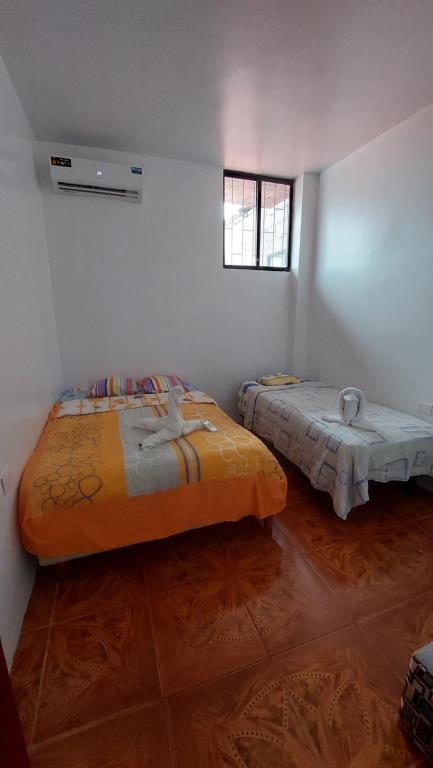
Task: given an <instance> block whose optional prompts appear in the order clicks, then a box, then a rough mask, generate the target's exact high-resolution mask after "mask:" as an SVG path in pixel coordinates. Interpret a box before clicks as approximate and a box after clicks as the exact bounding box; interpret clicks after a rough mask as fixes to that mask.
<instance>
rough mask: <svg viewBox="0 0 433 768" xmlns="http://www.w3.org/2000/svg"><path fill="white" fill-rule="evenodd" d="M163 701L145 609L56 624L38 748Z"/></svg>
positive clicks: (120, 608)
mask: <svg viewBox="0 0 433 768" xmlns="http://www.w3.org/2000/svg"><path fill="white" fill-rule="evenodd" d="M160 695H161V692H160V686H159V678H158V669H157V663H156V657H155V652H154V647H153V637H152V630H151V625H150V621H149V616H148V612H147V609H146V608H145V607H143V606H140V605H138V606H135V607H134V608H131V606H130V605H127V604H126V605H124V606H118V607H116V608H111V609H110V610H107V611H105V612H100V613H97V614H94V615H91V616H86V617H84V618H81V619H74V620H71V621H68V622H62V623H59V624H54V625H53V627H52V629H51V636H50V642H49V646H48V657H47V664H46V669H45V675H44V680H43V685H42V692H41V703H40V707H39V715H38V718H37V723H36V731H35V742H38V741H42V740H44V739H47V738H50V737H52V736H55V735H57V734H59V733H63V732H65V731H69V730H71V729H72V728H76V727H77V726H81V725H84V724H87V723H89V722H92V721H94V720H99V719H100V718H102V717H106V716H108V715H112V714H114V713H116V712H119V711H121V710H123V709H126V708H128V707H131V706H135V705H138V704H145V703H150V702H153V701H156V700H159V698H160Z"/></svg>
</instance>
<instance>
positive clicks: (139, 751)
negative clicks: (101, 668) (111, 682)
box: [31, 704, 172, 768]
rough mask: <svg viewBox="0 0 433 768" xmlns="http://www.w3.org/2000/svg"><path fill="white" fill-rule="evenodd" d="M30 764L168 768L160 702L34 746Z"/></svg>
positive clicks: (44, 767)
mask: <svg viewBox="0 0 433 768" xmlns="http://www.w3.org/2000/svg"><path fill="white" fill-rule="evenodd" d="M31 764H32V768H171V765H172V763H171V757H170V749H169V743H168V734H167V729H166V719H165V712H164V705H163V704H154V705H151V706H148V707H144V708H143V709H140V710H139V711H137V712H133V713H130V714H125V715H119V716H117V717H114V718H110V719H108V720H105V721H104V722H103V723H100V724H98V725H95V726H94V727H92V728H89V729H86V730H82V731H80V732H78V733H74V734H70V735H68V736H65V737H64V738H62V739H60V740H57V741H53V742H51V743H48V744H46V745H44V746H41V747H38V748H36V750H33V751H32V753H31Z"/></svg>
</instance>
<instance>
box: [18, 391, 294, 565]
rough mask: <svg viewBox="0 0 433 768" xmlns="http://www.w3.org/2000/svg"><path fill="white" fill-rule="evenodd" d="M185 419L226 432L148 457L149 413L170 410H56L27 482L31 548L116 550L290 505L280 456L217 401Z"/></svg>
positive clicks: (25, 516) (23, 508) (192, 408)
mask: <svg viewBox="0 0 433 768" xmlns="http://www.w3.org/2000/svg"><path fill="white" fill-rule="evenodd" d="M182 411H183V415H184V418H186V419H208V420H210V421H212V422H213V423H214V424H215V425H216V426H217V427H218V429H219V431H218V432H215V433H211V432H208V431H206V430H200V431H198V432H195V433H193V434H191V435H188V437H186V438H181V439H180V440H177V441H174V442H171V443H166V444H165V445H164V446H159V447H158V448H156V449H154V450H152V451H141V450H140V448H139V447H138V443H139V442H140V440H141V439H142V437H143V434H144V433H143V432H140V431H139V430H137V429H135V428H134V425H135V424H137V422H138V421H139V419H140V416H143V415H146V416H148V415H154V416H155V415H162V414H163V413H164V412H165V406H164V405H159V406H151V405H149V406H147V407H142V408H141V407H139V408H133V409H132V408H129V407H127V406H126V405H125V408H124V409H123V406H122V405H121V404H120V405H119V400H117V401H116V403H115V404H114V403H113V406H112V407H111V405H110V406H109V407H108V408H106V409H105V411H104V412H101V413H94V412H91V413H84V414H83V413H80V414H79V415H72V416H70V415H63V416H62V417H59V408H58V407H55V408H54V409H53V412H52V414H51V417H50V418H49V420H48V422H47V425H46V427H45V429H44V431H43V433H42V436H41V438H40V441H39V443H38V445H37V447H36V449H35V451H34V453H33V455H32V456H31V458H30V460H29V462H28V464H27V466H26V469H25V471H24V474H23V478H22V481H21V486H20V493H19V520H20V527H21V534H22V540H23V543H24V546H25V547H26V549H27V550H28V551H29V552H32V553H33V554H35V555H38V556H40V557H67V556H73V555H79V554H87V553H90V552H97V551H103V550H108V549H114V548H116V547H122V546H126V545H128V544H133V543H137V542H141V541H148V540H151V539H158V538H163V537H166V536H170V535H172V534H175V533H179V532H181V531H184V530H187V529H189V528H195V527H198V526H203V525H208V524H210V523H216V522H222V521H225V520H239V519H240V518H241V517H244V516H245V515H256V516H257V517H260V518H264V517H266V516H268V515H272V514H275V513H277V512H279V511H280V510H281V509H282V508H283V507H284V504H285V497H286V479H285V475H284V473H283V471H282V469H281V467H280V466H279V464H278V462H277V461H276V459H275V457H274V456H273V455H272V453H271V452H270V451H269V450H268V449H267V448H266V446H265V445H264V444H263V443H262V442H261V441H260V440H258V438H256V437H255V436H254V435H252V434H251V432H248V431H247V430H245V429H243V428H242V427H240V426H239V425H237V424H236V423H235V422H234V421H233V420H232V419H230V418H229V417H228V416H227V415H226V414H225V413H224V412H223V411H222V410H221V409H220V408H218V406H217V405H216V404H210V403H206V402H203V403H196V402H195V403H187V404H184V405H182Z"/></svg>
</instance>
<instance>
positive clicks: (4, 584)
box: [0, 59, 61, 662]
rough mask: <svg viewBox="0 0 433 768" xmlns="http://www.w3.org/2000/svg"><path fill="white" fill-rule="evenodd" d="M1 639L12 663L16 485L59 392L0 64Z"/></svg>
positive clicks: (28, 197)
mask: <svg viewBox="0 0 433 768" xmlns="http://www.w3.org/2000/svg"><path fill="white" fill-rule="evenodd" d="M0 264H1V273H0V275H1V277H0V328H1V344H0V470H1V469H2V468H3V467H4V466H6V465H7V466H8V467H9V475H10V477H9V480H10V490H9V493H8V494H7V496H6V497H4V496H3V495H2V494H0V636H1V640H2V644H3V647H4V650H5V655H6V657H7V659H8V661H9V662H10V661H11V659H12V655H13V652H14V649H15V646H16V641H17V637H18V633H19V630H20V626H21V621H22V617H23V614H24V611H25V608H26V605H27V600H28V596H29V593H30V590H31V587H32V581H33V574H34V559H33V558H31V557H30V556H27V555H25V554H24V552H23V550H22V549H21V545H20V543H19V537H18V533H17V526H16V515H15V497H16V490H17V484H18V481H19V478H20V475H21V471H22V468H23V466H24V463H25V461H26V459H27V457H28V455H29V453H30V452H31V451H32V449H33V447H34V445H35V443H36V440H37V438H38V437H39V433H40V431H41V429H42V426H43V423H44V421H45V418H46V415H47V412H48V407H49V403H50V400H52V398H53V396H54V394H55V392H56V391H58V390H59V388H60V387H61V376H60V360H59V354H58V348H57V339H56V333H55V325H54V312H53V302H52V295H51V284H50V274H49V265H48V255H47V246H46V238H45V229H44V220H43V213H42V203H41V196H40V192H39V190H38V186H37V181H36V177H35V172H34V163H33V137H32V135H31V132H30V129H29V127H28V124H27V121H26V118H25V117H24V113H23V111H22V109H21V105H20V103H19V101H18V99H17V96H16V94H15V91H14V89H13V86H12V84H11V82H10V79H9V76H8V74H7V71H6V69H5V67H4V64H3V62H2V60H1V59H0Z"/></svg>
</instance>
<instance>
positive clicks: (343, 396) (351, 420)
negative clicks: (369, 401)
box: [323, 387, 375, 432]
mask: <svg viewBox="0 0 433 768" xmlns="http://www.w3.org/2000/svg"><path fill="white" fill-rule="evenodd" d="M365 407H366V400H365V395H364V393H363V391H362V390H361V389H356V387H346V389H342V390H341V392H340V394H339V395H338V413H339V415H337V414H335V416H333V415H326V416H323V419H324V420H325V421H331V422H336V423H337V424H345V425H346V426H347V427H357V428H358V429H365V430H367V431H371V432H374V431H375V429H374V425H372V424H370V423H369V422H368V421H367V420H366V419H365V418H364V415H365Z"/></svg>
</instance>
